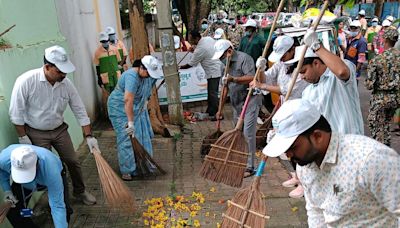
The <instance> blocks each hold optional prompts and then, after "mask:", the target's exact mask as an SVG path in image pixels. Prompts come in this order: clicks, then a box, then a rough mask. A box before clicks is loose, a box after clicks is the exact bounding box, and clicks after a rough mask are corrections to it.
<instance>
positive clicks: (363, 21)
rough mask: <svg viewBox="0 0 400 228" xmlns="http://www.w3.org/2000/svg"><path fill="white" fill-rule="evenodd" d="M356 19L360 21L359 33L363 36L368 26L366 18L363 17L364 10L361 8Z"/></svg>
mask: <svg viewBox="0 0 400 228" xmlns="http://www.w3.org/2000/svg"><path fill="white" fill-rule="evenodd" d="M358 20H359V21H360V23H361V34H362V35H363V36H364V35H365V31H367V27H368V22H367V19H365V10H363V9H362V10H360V12H358Z"/></svg>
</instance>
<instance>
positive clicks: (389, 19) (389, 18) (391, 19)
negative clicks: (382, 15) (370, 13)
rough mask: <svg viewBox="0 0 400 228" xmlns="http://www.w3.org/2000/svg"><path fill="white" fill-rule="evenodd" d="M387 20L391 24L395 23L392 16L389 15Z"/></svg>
mask: <svg viewBox="0 0 400 228" xmlns="http://www.w3.org/2000/svg"><path fill="white" fill-rule="evenodd" d="M386 20H388V21H390V22H393V21H394V17H393V16H391V15H388V16H387V17H386Z"/></svg>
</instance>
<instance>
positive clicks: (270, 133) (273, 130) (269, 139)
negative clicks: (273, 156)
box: [267, 129, 276, 144]
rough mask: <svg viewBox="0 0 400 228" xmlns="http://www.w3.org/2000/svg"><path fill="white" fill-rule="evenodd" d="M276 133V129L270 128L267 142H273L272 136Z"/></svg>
mask: <svg viewBox="0 0 400 228" xmlns="http://www.w3.org/2000/svg"><path fill="white" fill-rule="evenodd" d="M275 134H276V131H275V129H271V130H269V132H268V134H267V144H268V143H269V142H271V140H272V138H273V137H274V136H275Z"/></svg>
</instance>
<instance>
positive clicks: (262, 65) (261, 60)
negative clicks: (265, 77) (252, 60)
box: [256, 57, 267, 71]
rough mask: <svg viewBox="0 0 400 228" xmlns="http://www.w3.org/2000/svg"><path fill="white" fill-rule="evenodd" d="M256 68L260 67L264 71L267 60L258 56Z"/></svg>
mask: <svg viewBox="0 0 400 228" xmlns="http://www.w3.org/2000/svg"><path fill="white" fill-rule="evenodd" d="M256 68H257V69H258V68H260V70H261V71H265V69H266V68H267V60H266V59H265V58H263V57H258V59H257V61H256Z"/></svg>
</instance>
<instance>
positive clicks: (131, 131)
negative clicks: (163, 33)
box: [108, 55, 163, 181]
mask: <svg viewBox="0 0 400 228" xmlns="http://www.w3.org/2000/svg"><path fill="white" fill-rule="evenodd" d="M137 65H138V66H134V67H133V68H131V69H129V70H127V71H125V72H124V73H123V74H122V76H121V78H120V79H119V81H118V84H117V86H116V88H115V89H114V91H113V92H112V93H111V95H110V97H109V99H108V115H109V118H110V120H111V123H112V125H113V127H114V130H115V132H116V135H117V145H118V147H117V149H118V160H119V168H120V171H121V174H122V179H123V180H127V181H129V180H132V176H135V170H136V164H135V157H134V154H133V148H132V144H131V141H130V138H129V137H130V135H132V137H136V139H137V140H138V141H139V142H140V143H141V144H142V145H143V147H144V148H145V149H146V151H147V152H148V153H149V154H150V155H151V156H153V147H152V145H151V139H152V138H153V136H154V133H153V130H152V128H151V124H150V118H149V113H148V111H147V101H148V99H149V97H150V95H151V90H152V88H153V86H154V84H155V83H156V81H157V79H160V78H162V77H163V72H162V69H161V64H159V62H158V60H157V59H156V58H154V57H152V56H150V55H146V56H144V57H143V58H142V59H141V60H140V64H137Z"/></svg>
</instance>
